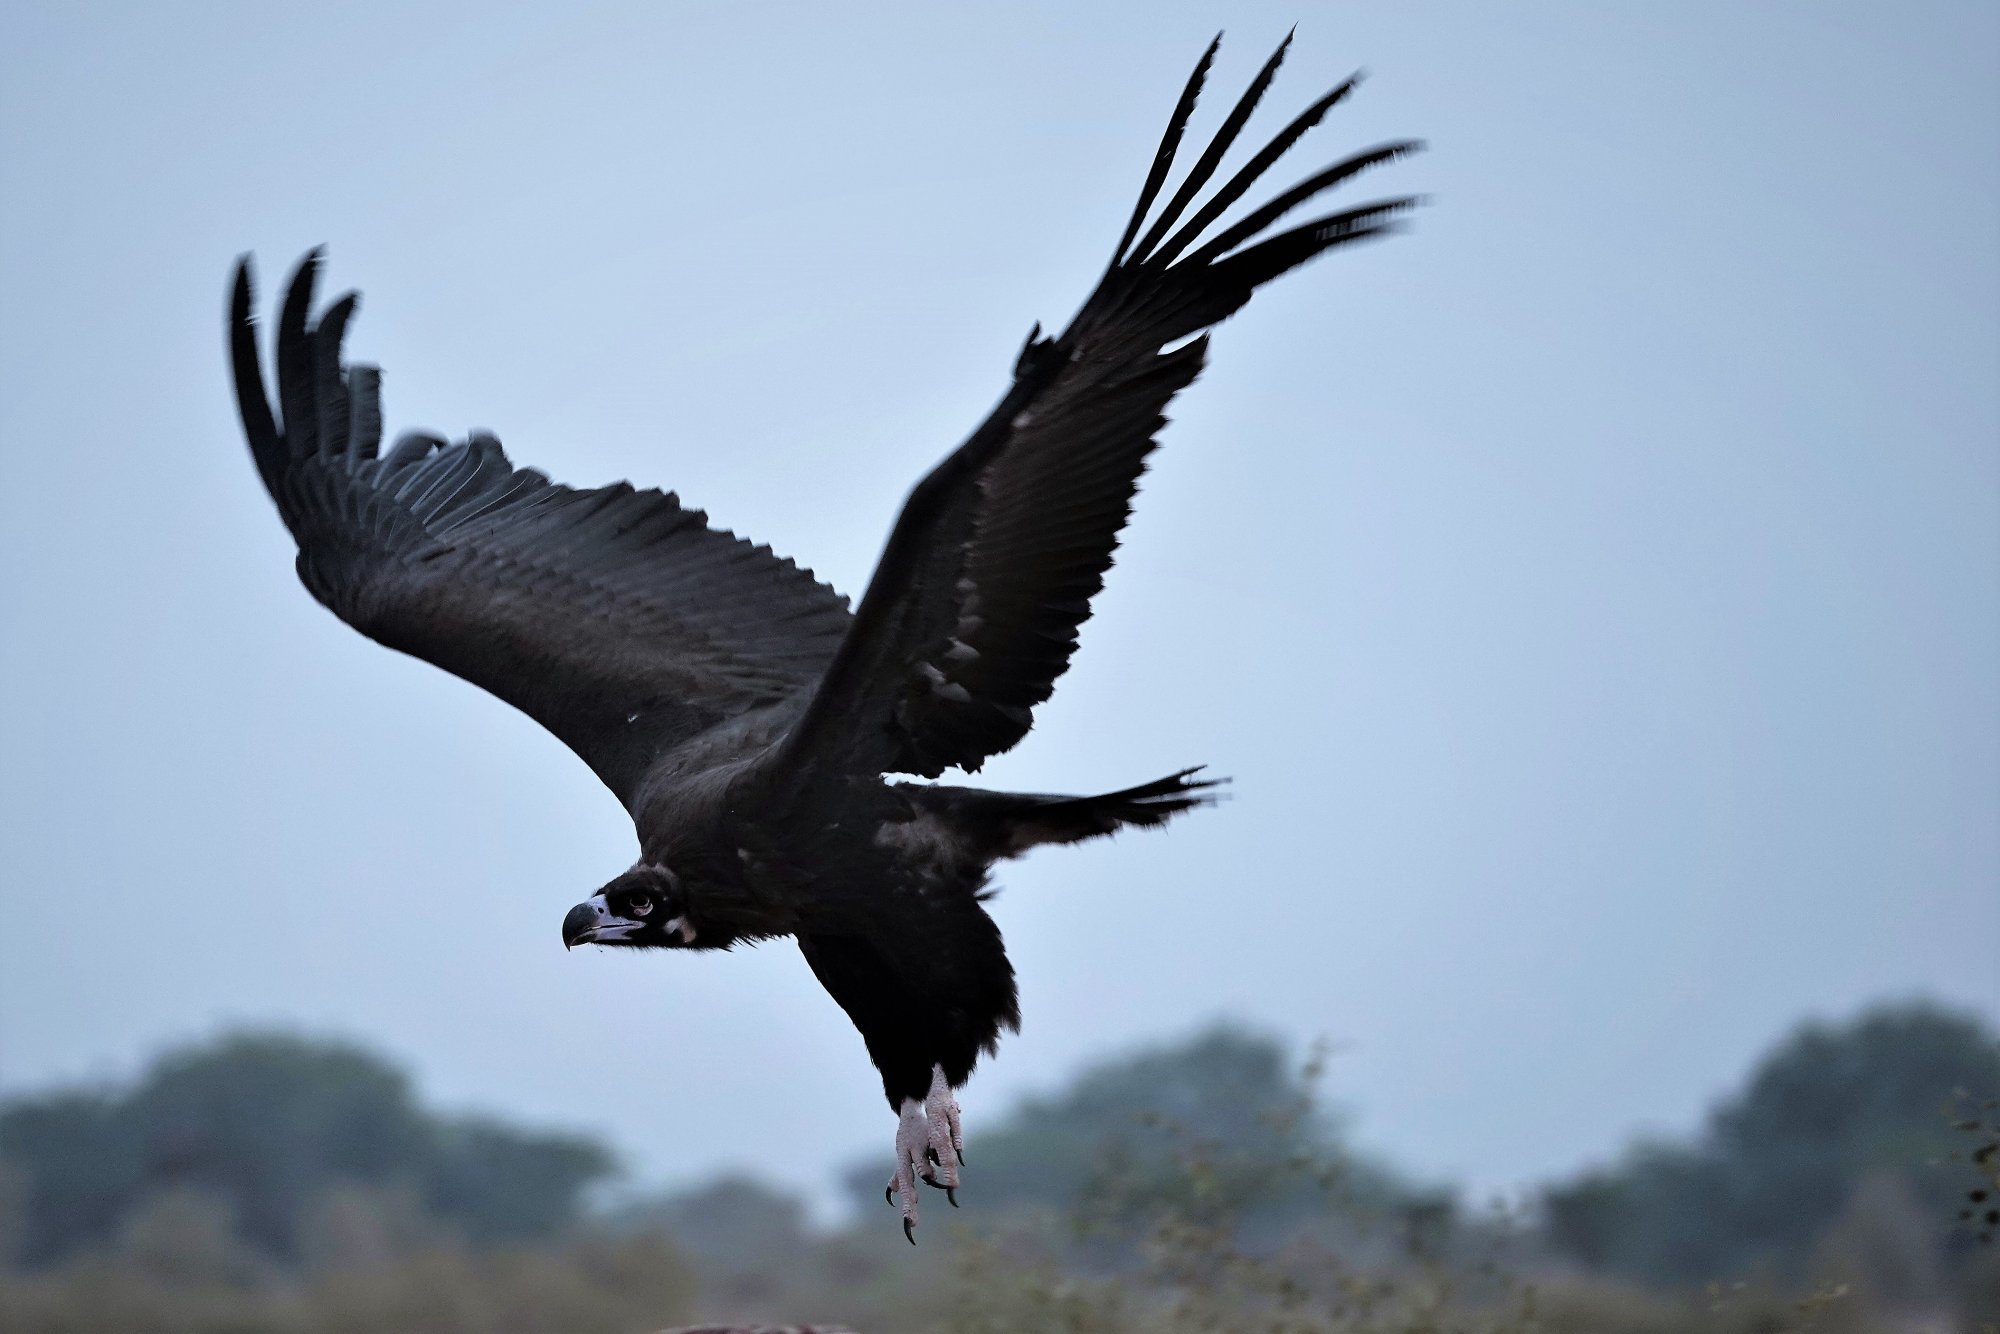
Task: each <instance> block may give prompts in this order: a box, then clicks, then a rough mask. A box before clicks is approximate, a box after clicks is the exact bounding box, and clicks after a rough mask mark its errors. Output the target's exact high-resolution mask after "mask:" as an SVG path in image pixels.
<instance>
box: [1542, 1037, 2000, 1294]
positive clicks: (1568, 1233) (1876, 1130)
mask: <svg viewBox="0 0 2000 1334" xmlns="http://www.w3.org/2000/svg"><path fill="white" fill-rule="evenodd" d="M1957 1089H1965V1090H1968V1091H1970V1092H1972V1093H1973V1094H1974V1095H1975V1096H1981V1097H1990V1096H1994V1094H1995V1093H2000V1047H1996V1045H1995V1038H1994V1035H1993V1033H1992V1032H1991V1031H1990V1030H1988V1029H1987V1028H1986V1027H1985V1026H1984V1025H1983V1024H1981V1023H1980V1021H1979V1020H1978V1019H1977V1018H1976V1017H1974V1016H1972V1015H1968V1014H1963V1013H1959V1012H1957V1011H1953V1010H1949V1009H1945V1008H1943V1007H1941V1006H1938V1005H1935V1004H1931V1003H1928V1002H1922V1001H1910V1002H1903V1003H1899V1004H1889V1005H1880V1006H1876V1007H1873V1008H1871V1009H1868V1010H1866V1011H1864V1012H1863V1013H1862V1014H1861V1015H1859V1016H1858V1017H1857V1018H1855V1019H1854V1020H1853V1021H1851V1022H1849V1023H1846V1024H1839V1025H1828V1024H1819V1023H1812V1024H1806V1025H1804V1026H1802V1027H1800V1028H1799V1029H1798V1030H1797V1031H1796V1032H1794V1033H1793V1034H1792V1035H1791V1036H1790V1037H1789V1038H1787V1039H1785V1040H1784V1041H1783V1042H1781V1043H1780V1044H1779V1045H1778V1046H1777V1047H1776V1048H1775V1049H1774V1050H1773V1051H1772V1052H1771V1053H1770V1054H1769V1055H1767V1056H1766V1057H1765V1058H1764V1059H1763V1060H1762V1061H1761V1062H1760V1063H1759V1064H1758V1066H1757V1068H1756V1069H1755V1070H1754V1071H1753V1072H1752V1073H1751V1076H1750V1080H1749V1082H1748V1084H1747V1085H1746V1086H1745V1087H1744V1089H1743V1091H1742V1092H1740V1093H1738V1094H1736V1095H1735V1096H1734V1097H1731V1098H1729V1099H1727V1100H1726V1101H1724V1102H1723V1103H1722V1104H1720V1105H1719V1106H1717V1107H1716V1108H1715V1110H1714V1111H1713V1112H1712V1113H1710V1115H1709V1119H1708V1124H1707V1126H1706V1128H1705V1129H1704V1131H1703V1133H1702V1134H1701V1135H1700V1136H1699V1137H1698V1138H1697V1139H1696V1140H1695V1141H1694V1142H1693V1143H1690V1144H1678V1145H1676V1144H1657V1143H1656V1144H1647V1145H1640V1146H1637V1147H1635V1148H1633V1149H1632V1150H1630V1151H1628V1152H1627V1154H1626V1155H1625V1157H1624V1159H1623V1160H1622V1161H1620V1162H1619V1163H1617V1164H1615V1165H1613V1166H1611V1167H1608V1168H1604V1169H1600V1170H1597V1171H1594V1172H1589V1173H1586V1174H1584V1175H1582V1176H1580V1177H1577V1178H1575V1179H1573V1180H1571V1181H1568V1182H1565V1183H1562V1184H1560V1185H1557V1186H1555V1187H1552V1188H1550V1189H1549V1190H1548V1191H1547V1192H1546V1193H1545V1195H1544V1197H1543V1214H1544V1220H1545V1223H1546V1226H1547V1230H1548V1234H1549V1237H1550V1239H1551V1240H1552V1241H1553V1242H1554V1243H1555V1244H1556V1245H1557V1247H1558V1248H1559V1249H1561V1250H1564V1251H1566V1252H1567V1253H1568V1254H1570V1255H1571V1256H1573V1257H1575V1258H1576V1259H1577V1260H1579V1261H1581V1262H1582V1263H1584V1264H1585V1265H1588V1266H1590V1267H1591V1268H1594V1269H1600V1270H1604V1271H1607V1272H1610V1273H1615V1274H1620V1275H1623V1276H1626V1277H1630V1278H1635V1279H1639V1280H1641V1281H1645V1282H1652V1283H1662V1284H1673V1285H1685V1284H1693V1283H1699V1282H1703V1281H1706V1280H1709V1279H1713V1278H1719V1277H1726V1276H1731V1275H1736V1274H1742V1273H1748V1272H1751V1271H1754V1270H1758V1269H1769V1270H1771V1271H1773V1272H1774V1273H1775V1274H1777V1275H1778V1276H1780V1277H1783V1278H1786V1279H1792V1278H1796V1277H1797V1276H1799V1275H1800V1274H1801V1273H1802V1272H1803V1269H1804V1266H1805V1264H1806V1261H1807V1259H1808V1257H1809V1256H1810V1254H1811V1252H1812V1248H1813V1244H1814V1242H1815V1240H1816V1239H1817V1238H1819V1237H1820V1236H1821V1235H1822V1234H1823V1233H1824V1232H1826V1230H1827V1229H1828V1228H1829V1227H1831V1226H1832V1225H1833V1224H1834V1223H1835V1221H1836V1220H1837V1219H1840V1218H1841V1217H1842V1214H1843V1211H1844V1210H1845V1209H1846V1208H1847V1207H1848V1205H1849V1202H1850V1200H1852V1199H1854V1198H1855V1197H1856V1190H1857V1187H1859V1186H1860V1185H1861V1183H1862V1182H1863V1181H1864V1180H1866V1179H1867V1178H1869V1177H1870V1176H1871V1175H1874V1174H1877V1173H1881V1172H1889V1173H1893V1174H1896V1175H1898V1176H1900V1177H1901V1178H1902V1179H1903V1180H1904V1182H1905V1183H1906V1185H1907V1187H1908V1191H1909V1193H1910V1197H1911V1198H1913V1199H1915V1200H1917V1201H1919V1202H1921V1207H1922V1208H1924V1209H1926V1210H1928V1211H1929V1212H1930V1214H1931V1216H1933V1217H1935V1218H1937V1219H1938V1220H1940V1224H1939V1229H1938V1230H1939V1232H1942V1229H1943V1223H1944V1222H1945V1221H1948V1220H1949V1219H1950V1218H1951V1216H1952V1210H1953V1208H1954V1207H1955V1206H1956V1203H1957V1201H1956V1198H1955V1194H1954V1187H1955V1186H1957V1185H1958V1184H1959V1183H1958V1182H1957V1181H1956V1180H1955V1179H1952V1180H1947V1177H1948V1175H1949V1174H1948V1173H1946V1172H1945V1171H1943V1170H1941V1164H1942V1163H1943V1160H1944V1159H1945V1158H1946V1156H1947V1155H1948V1153H1949V1151H1950V1150H1951V1148H1952V1147H1953V1145H1952V1143H1951V1131H1950V1128H1949V1125H1948V1123H1947V1121H1946V1119H1945V1116H1944V1108H1945V1107H1946V1106H1947V1104H1948V1103H1949V1101H1950V1099H1951V1098H1952V1095H1953V1092H1954V1090H1957ZM1885 1190H1886V1188H1884V1187H1880V1186H1878V1187H1876V1189H1875V1191H1874V1192H1873V1194H1872V1195H1871V1196H1869V1197H1868V1198H1887V1195H1886V1194H1885V1193H1884V1192H1885ZM1864 1202H1865V1201H1864ZM1849 1225H1850V1227H1853V1226H1856V1225H1855V1224H1853V1223H1852V1221H1851V1220H1850V1224H1849Z"/></svg>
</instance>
